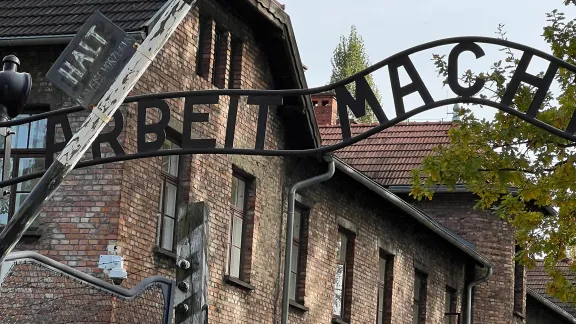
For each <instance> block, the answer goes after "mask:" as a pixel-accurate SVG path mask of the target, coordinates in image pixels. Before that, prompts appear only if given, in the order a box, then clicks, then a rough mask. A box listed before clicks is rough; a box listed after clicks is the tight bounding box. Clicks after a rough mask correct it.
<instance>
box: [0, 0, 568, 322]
mask: <svg viewBox="0 0 576 324" xmlns="http://www.w3.org/2000/svg"><path fill="white" fill-rule="evenodd" d="M164 3H165V1H160V0H158V1H154V0H146V1H122V2H114V3H111V2H108V1H92V2H90V4H78V3H73V4H72V3H70V2H68V1H55V2H53V3H50V4H45V3H43V2H39V3H32V2H22V3H18V4H17V3H10V4H7V3H4V4H0V6H4V7H2V9H3V10H2V11H0V17H2V18H3V19H2V20H0V48H1V52H2V54H3V55H4V54H16V55H17V56H18V57H19V58H20V60H21V61H22V68H21V70H23V71H28V72H30V73H31V74H32V76H33V78H34V86H33V91H32V95H31V98H30V100H29V105H28V107H27V109H26V112H25V113H26V114H34V113H38V112H41V111H48V110H55V109H59V108H61V107H68V106H71V105H73V104H74V103H73V102H71V101H70V99H69V98H67V97H66V96H65V95H64V94H63V93H62V92H61V91H59V90H58V89H56V88H55V87H54V86H53V85H52V84H50V83H49V82H47V81H46V79H45V77H44V76H45V74H46V72H47V71H48V69H49V68H50V66H51V65H52V63H53V62H54V61H55V60H56V58H57V57H58V56H59V54H60V52H61V51H62V50H63V49H64V47H65V46H66V43H67V42H68V41H69V40H70V39H71V38H72V36H73V34H74V33H75V31H76V30H77V29H78V28H79V27H80V25H81V24H82V23H83V22H84V21H85V19H86V18H87V17H88V16H89V15H90V14H91V13H92V12H93V11H94V10H96V9H98V10H100V11H102V12H103V13H104V14H105V15H106V16H107V17H108V18H110V19H111V20H112V21H114V22H115V23H117V24H118V25H119V26H120V27H121V28H123V29H124V30H125V31H127V32H129V33H130V34H131V35H133V36H135V37H137V38H138V37H140V38H142V37H145V35H146V33H147V31H148V30H149V26H150V24H152V23H153V22H154V13H155V12H156V11H157V10H158V9H159V8H160V7H161V6H162V5H163V4H164ZM15 21H17V23H15ZM306 86H307V85H306V80H305V77H304V69H303V65H302V63H301V62H300V57H299V55H298V48H297V44H296V41H295V36H294V34H293V31H292V27H291V23H290V18H289V16H288V15H287V14H286V13H285V12H284V11H283V7H281V6H280V5H278V4H277V3H276V2H274V1H269V0H242V1H240V0H236V1H225V0H203V1H199V3H198V5H197V7H196V8H194V9H193V10H192V11H191V12H190V14H189V15H188V17H187V18H186V19H185V20H184V22H183V23H182V25H181V26H180V27H179V28H178V30H177V32H176V33H175V34H174V35H173V36H172V38H171V39H170V40H169V41H168V43H167V44H166V46H165V48H164V49H163V50H162V52H161V53H160V54H159V55H158V57H157V59H156V60H155V62H154V63H153V64H152V65H151V66H150V68H149V70H148V71H147V72H146V73H145V75H144V76H143V77H142V79H141V80H140V82H139V83H138V84H137V86H136V87H135V89H134V94H144V93H154V92H168V91H180V90H191V89H216V88H243V89H292V88H305V87H306ZM324 97H325V98H326V99H325V100H331V99H330V98H331V97H330V94H324ZM324 97H323V98H324ZM230 100H231V98H229V97H227V96H221V97H220V98H219V100H218V103H216V104H210V105H197V106H194V110H195V112H199V113H208V114H209V116H210V119H209V122H207V123H194V125H193V126H192V127H191V132H192V137H193V138H196V139H198V138H200V139H202V138H214V139H216V143H217V146H218V147H222V146H223V145H224V143H225V141H226V138H225V129H226V127H227V121H228V112H229V111H228V107H229V104H230ZM238 100H239V101H238V113H237V116H236V118H237V124H236V133H235V138H234V146H235V147H238V148H249V147H254V142H255V138H256V131H257V128H258V127H257V119H258V109H257V106H254V105H248V104H247V102H246V98H242V97H241V98H239V99H238ZM314 100H315V101H316V99H314ZM323 100H324V99H323ZM323 100H321V101H320V103H321V104H322V103H323ZM169 102H170V113H171V116H170V117H171V118H170V123H169V127H170V129H169V130H168V131H167V134H166V135H167V137H166V141H165V143H164V147H165V148H173V147H177V146H180V145H181V143H182V138H183V136H189V135H190V134H183V133H184V129H187V125H184V124H183V120H184V102H183V100H182V99H173V100H170V101H169ZM333 103H334V102H333V100H332V101H330V104H329V105H328V104H326V105H323V106H325V107H328V106H331V107H332V104H333ZM315 109H316V111H317V112H318V111H319V110H318V108H317V107H316V108H315V107H314V104H313V101H312V99H311V98H310V97H288V98H285V100H284V104H283V105H281V106H277V107H273V108H271V109H270V111H269V112H268V121H267V124H268V126H267V129H266V138H265V142H264V145H265V147H266V148H292V149H307V148H313V147H319V146H320V145H322V141H321V140H322V139H324V140H330V135H331V133H330V132H328V131H327V129H330V127H322V128H321V130H322V134H323V136H322V138H321V136H320V131H319V129H318V126H317V124H316V116H315V114H314V111H315ZM325 110H326V111H328V112H330V113H331V114H332V115H330V117H329V118H328V119H321V118H320V116H319V118H318V120H319V121H321V122H322V124H325V123H328V121H329V122H330V123H333V122H336V120H335V114H333V111H332V110H330V109H325ZM121 111H122V115H121V116H122V119H119V118H115V120H114V123H113V124H112V125H110V127H109V128H108V129H107V130H105V131H104V132H113V129H114V127H115V123H122V124H123V126H124V127H123V131H122V133H121V134H120V135H119V136H118V143H119V145H120V146H121V147H122V150H123V151H125V152H126V153H134V152H136V150H137V146H138V142H137V136H136V131H137V129H136V128H137V121H138V116H139V110H138V107H137V105H135V104H129V105H125V106H124V107H123V108H122V109H121ZM117 116H118V117H120V115H117ZM85 117H86V113H77V114H73V115H69V116H68V117H66V118H53V119H50V120H48V121H40V122H35V123H32V124H25V125H22V126H19V127H17V128H15V131H16V135H15V137H14V138H15V145H13V148H14V149H13V151H12V161H11V162H12V166H13V167H12V171H11V175H10V176H11V177H15V176H19V175H24V174H28V173H31V172H35V171H41V170H43V169H44V168H45V167H46V165H47V164H48V163H47V162H46V159H47V158H48V160H50V157H47V156H46V147H47V146H54V145H58V143H61V142H63V141H65V140H66V139H67V138H69V133H73V132H75V131H76V130H77V129H78V127H79V126H80V125H81V123H82V121H83V120H84V118H85ZM146 118H147V122H148V123H156V122H158V120H160V118H161V114H160V113H159V111H158V110H157V109H149V110H148V111H147V115H146ZM68 126H69V127H68ZM51 134H54V136H52V135H51ZM47 138H48V139H49V140H48V141H47V140H46V139H47ZM52 138H54V139H55V141H54V142H52V141H51V140H50V139H52ZM151 140H153V139H151ZM116 149H117V148H116ZM114 152H115V150H114V147H112V145H111V144H110V143H102V144H98V145H95V146H93V149H92V150H91V151H89V152H88V153H87V154H86V159H91V158H92V157H93V156H99V155H101V156H113V155H114V154H115V153H114ZM350 152H352V151H350ZM346 154H347V153H346ZM346 154H344V153H338V154H337V155H336V156H337V159H336V166H337V171H336V173H335V175H334V176H333V177H332V178H331V179H330V180H329V181H327V182H325V183H323V184H320V185H317V186H313V187H310V188H307V189H303V190H301V191H300V192H299V193H298V195H297V210H296V219H295V223H294V226H295V228H296V230H295V233H296V234H295V235H294V236H293V237H291V238H290V240H292V245H293V247H294V251H295V253H294V258H293V259H292V260H291V263H292V269H293V271H292V275H293V280H292V282H291V285H290V286H289V287H287V289H290V297H291V303H290V304H291V307H290V313H289V316H290V322H291V323H328V322H331V321H332V322H336V323H374V322H377V323H420V324H421V323H456V319H457V317H458V316H460V317H461V319H462V318H463V316H464V314H465V313H466V311H467V309H468V308H467V307H466V300H467V298H469V297H472V298H473V314H474V323H511V322H512V318H513V315H512V309H513V306H512V305H513V304H514V296H516V295H515V294H514V285H513V282H514V273H515V272H514V264H513V261H512V255H513V246H514V245H513V241H512V238H511V236H509V235H508V232H509V229H507V228H506V227H505V225H503V224H500V223H498V222H497V221H496V220H494V219H491V218H490V217H492V216H491V215H484V214H479V213H478V214H475V213H474V212H472V210H471V209H470V208H469V205H470V204H471V203H472V199H473V197H471V196H467V195H465V194H462V195H453V196H448V195H447V196H446V199H443V200H442V201H441V203H439V204H437V205H429V204H422V205H417V206H416V204H411V203H412V202H411V201H410V200H408V199H407V198H406V197H404V196H403V195H404V193H403V192H402V191H401V188H390V186H389V183H387V182H383V181H381V180H380V178H379V177H378V176H377V174H376V173H377V172H379V171H378V170H375V171H374V172H376V173H372V172H371V170H369V169H363V168H362V167H361V166H360V165H359V164H358V163H357V162H356V161H355V160H348V157H347V156H346ZM354 154H356V153H355V152H352V155H354ZM48 162H49V161H48ZM408 163H413V162H410V161H403V162H401V163H400V164H398V165H402V166H403V167H410V164H408ZM414 163H417V162H414ZM379 164H380V165H385V163H383V161H379ZM376 165H377V164H374V166H376ZM398 165H397V166H398ZM327 167H328V165H327V163H326V162H324V161H323V160H322V159H321V158H320V157H310V158H280V157H261V156H241V155H230V156H224V155H194V156H172V157H169V158H168V157H164V158H160V157H157V158H147V159H141V160H132V161H125V162H118V163H112V164H104V165H100V166H92V167H89V168H82V169H77V170H75V171H74V172H73V173H72V174H71V175H70V176H69V178H68V179H67V180H66V181H65V183H64V184H63V185H62V187H61V188H60V189H59V191H58V192H57V193H56V194H55V195H54V197H53V198H52V200H51V201H50V203H49V204H48V205H47V206H46V207H45V208H44V210H43V212H42V214H41V215H40V217H39V219H38V221H37V222H36V223H35V224H34V226H33V230H31V231H29V232H28V233H27V235H25V237H24V238H23V240H22V242H21V243H20V244H19V245H18V247H17V249H19V250H33V251H38V252H40V253H41V254H43V255H46V256H49V257H51V258H53V259H55V260H57V261H60V262H63V263H64V264H67V265H69V266H71V267H74V268H76V269H79V270H81V271H83V272H85V273H88V274H91V275H93V276H96V277H100V278H102V279H105V280H107V278H106V277H105V276H104V275H103V274H102V273H101V271H100V270H99V269H98V267H97V264H98V256H99V255H101V254H105V253H106V249H107V247H108V246H109V245H115V246H117V247H118V248H119V249H118V251H119V253H120V254H121V255H122V256H123V257H124V258H125V266H126V269H127V271H128V273H129V275H128V279H127V280H126V281H125V282H124V286H125V287H132V286H134V285H135V284H136V283H138V282H139V281H141V280H142V279H144V278H146V277H149V276H151V275H156V274H161V275H164V276H168V277H173V276H174V264H175V253H174V250H175V244H174V228H175V226H176V224H175V218H176V215H177V213H178V212H179V211H181V210H184V209H186V207H187V206H188V205H189V204H191V203H195V202H205V203H206V204H207V205H208V206H209V208H210V228H209V235H210V241H209V246H208V251H209V256H208V257H209V267H210V282H209V305H210V308H209V318H210V323H276V322H279V320H280V317H281V316H282V315H283V314H282V312H281V309H282V307H281V302H282V297H281V296H282V291H283V289H284V287H283V285H282V281H283V275H282V273H283V272H282V269H283V267H284V264H283V260H284V249H283V246H284V242H285V240H286V233H285V230H286V220H285V219H286V218H285V215H286V213H287V195H288V191H289V188H290V187H291V186H292V185H293V184H294V183H296V182H298V181H301V180H304V179H307V178H309V177H312V176H315V175H318V174H322V173H325V172H326V169H327ZM392 178H397V179H401V177H399V176H398V177H397V176H394V177H392ZM34 183H35V182H34V180H31V181H29V182H26V183H23V184H21V185H14V186H13V188H12V195H11V197H10V199H9V200H8V201H4V205H3V206H2V209H0V211H2V213H1V214H0V224H2V223H4V224H5V223H6V221H7V220H8V219H9V218H10V216H11V215H12V214H13V213H14V210H16V209H17V208H18V206H19V203H21V202H22V201H23V199H24V198H25V196H26V194H27V193H28V192H29V191H30V189H31V188H32V187H33V185H34ZM395 184H396V185H404V184H405V183H402V181H399V182H398V183H395ZM392 190H395V191H396V192H397V194H394V193H393V192H392ZM402 198H404V200H403V199H402ZM455 202H456V203H455ZM455 205H457V206H460V207H459V208H461V211H462V213H463V214H458V215H457V216H454V215H453V214H452V209H451V208H453V207H454V206H455ZM448 211H450V212H448ZM464 213H465V214H464ZM430 215H432V216H434V217H431V216H430ZM456 222H457V223H458V224H462V225H463V227H461V228H460V227H458V226H453V225H454V224H455V223H456ZM451 225H452V226H451ZM449 228H451V229H449ZM478 228H480V229H481V230H482V231H481V232H482V233H483V234H482V235H484V236H482V237H476V236H474V235H473V233H471V231H472V230H473V229H478ZM495 228H496V229H497V230H498V232H499V233H501V235H500V236H497V235H496V236H494V237H492V236H490V235H489V234H490V233H489V232H488V231H491V230H494V229H495ZM490 240H493V241H490ZM492 267H493V268H494V275H493V276H492V277H491V278H489V281H488V283H479V286H478V288H477V289H474V290H473V293H472V295H469V294H468V292H467V287H469V286H471V284H472V283H473V282H474V281H476V280H477V279H481V278H483V277H485V276H486V273H487V270H488V269H489V268H492ZM524 290H525V289H524ZM524 290H522V291H524ZM534 294H535V295H534V296H541V294H540V293H538V292H534ZM522 296H523V295H522ZM521 299H522V302H521V304H523V303H524V298H521ZM530 300H531V299H529V298H528V299H527V302H528V303H530ZM535 301H536V302H537V303H539V304H542V303H543V302H542V301H541V300H539V299H535ZM517 307H520V306H517ZM521 307H524V306H521ZM522 309H523V308H522ZM546 311H551V312H552V313H554V314H556V313H557V312H556V313H555V312H554V309H552V308H550V307H548V308H546ZM446 313H455V314H460V315H449V316H446V315H445V314H446ZM547 314H548V313H546V312H543V315H539V316H543V318H546V316H548V315H547Z"/></svg>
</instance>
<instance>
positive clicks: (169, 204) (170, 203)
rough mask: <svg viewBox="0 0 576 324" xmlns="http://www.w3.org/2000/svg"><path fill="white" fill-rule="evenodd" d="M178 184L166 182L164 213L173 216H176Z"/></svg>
mask: <svg viewBox="0 0 576 324" xmlns="http://www.w3.org/2000/svg"><path fill="white" fill-rule="evenodd" d="M176 191H177V190H176V186H175V185H173V184H171V183H166V189H165V194H164V214H165V215H167V216H170V217H172V218H175V217H176Z"/></svg>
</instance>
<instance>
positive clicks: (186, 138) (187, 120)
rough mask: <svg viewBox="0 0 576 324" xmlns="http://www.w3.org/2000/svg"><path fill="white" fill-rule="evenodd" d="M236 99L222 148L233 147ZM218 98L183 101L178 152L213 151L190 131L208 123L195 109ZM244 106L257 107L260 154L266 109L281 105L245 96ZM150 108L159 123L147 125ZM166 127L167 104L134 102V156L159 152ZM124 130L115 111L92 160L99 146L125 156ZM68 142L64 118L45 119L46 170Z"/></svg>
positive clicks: (69, 131) (212, 142)
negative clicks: (157, 113) (157, 112)
mask: <svg viewBox="0 0 576 324" xmlns="http://www.w3.org/2000/svg"><path fill="white" fill-rule="evenodd" d="M238 99H239V98H238V96H233V97H231V98H230V105H229V110H228V122H227V125H228V126H227V128H226V139H225V143H224V147H226V148H233V147H234V136H235V130H236V114H237V111H238ZM218 100H219V96H217V95H215V96H199V97H186V98H185V99H184V122H183V124H184V126H183V130H182V132H183V134H182V148H185V149H186V148H189V149H193V148H215V147H216V139H196V138H192V128H193V124H194V123H207V122H209V117H210V116H209V114H208V113H199V112H194V106H195V105H211V104H217V103H218ZM247 103H248V105H257V106H258V107H259V108H258V125H257V128H256V139H255V147H254V149H256V150H264V140H265V136H266V125H267V121H268V111H269V107H270V106H272V105H274V106H278V105H281V104H282V98H281V97H278V96H273V97H262V96H248V99H247ZM150 108H156V109H158V110H160V113H161V117H160V120H159V121H158V122H156V123H154V124H147V123H146V119H147V112H148V109H150ZM169 123H170V107H169V106H168V103H167V102H166V101H164V100H160V99H152V100H143V101H140V102H138V123H137V136H136V141H137V151H138V153H144V152H155V151H158V150H160V149H161V148H162V145H163V144H164V141H165V139H166V129H167V128H168V124H169ZM58 125H60V128H61V130H62V135H64V139H65V141H61V142H57V141H56V136H55V135H56V127H57V126H58ZM123 129H124V116H123V115H122V113H121V112H120V110H118V111H117V112H116V113H115V114H114V127H113V129H112V130H111V131H110V132H108V133H102V134H100V135H99V136H98V137H97V138H96V140H95V141H94V143H93V144H92V157H93V159H94V160H97V159H100V158H101V157H102V154H101V150H100V145H101V144H103V143H108V144H109V145H110V147H111V148H112V150H113V151H114V154H116V155H117V156H121V155H125V154H126V153H125V151H124V149H123V148H122V146H121V145H120V142H119V140H118V137H119V136H120V134H121V133H122V131H123ZM150 134H154V135H156V139H155V140H154V141H147V138H146V137H147V135H150ZM71 138H72V129H71V127H70V122H69V120H68V117H67V116H66V115H59V116H54V117H50V118H48V129H47V133H46V163H45V164H46V166H49V165H50V164H51V163H52V161H53V156H54V154H55V153H57V152H59V151H61V150H62V149H63V148H64V147H65V146H66V143H68V141H70V139H71Z"/></svg>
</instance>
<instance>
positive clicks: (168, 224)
mask: <svg viewBox="0 0 576 324" xmlns="http://www.w3.org/2000/svg"><path fill="white" fill-rule="evenodd" d="M173 241H174V219H172V218H170V217H164V228H163V231H162V248H164V249H166V250H170V251H172V243H173Z"/></svg>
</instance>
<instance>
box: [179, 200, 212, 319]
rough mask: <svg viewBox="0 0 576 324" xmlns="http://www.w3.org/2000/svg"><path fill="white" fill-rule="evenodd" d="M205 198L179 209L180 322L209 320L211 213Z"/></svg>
mask: <svg viewBox="0 0 576 324" xmlns="http://www.w3.org/2000/svg"><path fill="white" fill-rule="evenodd" d="M209 213H210V210H209V208H208V205H207V204H206V203H204V202H198V203H193V204H191V205H190V206H188V208H187V210H186V211H183V212H179V213H178V214H179V215H178V222H177V224H178V226H177V227H176V244H177V246H176V260H177V265H178V268H176V284H177V287H178V289H176V290H175V291H174V305H176V316H175V323H176V324H207V323H208V278H209V269H208V216H209Z"/></svg>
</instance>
